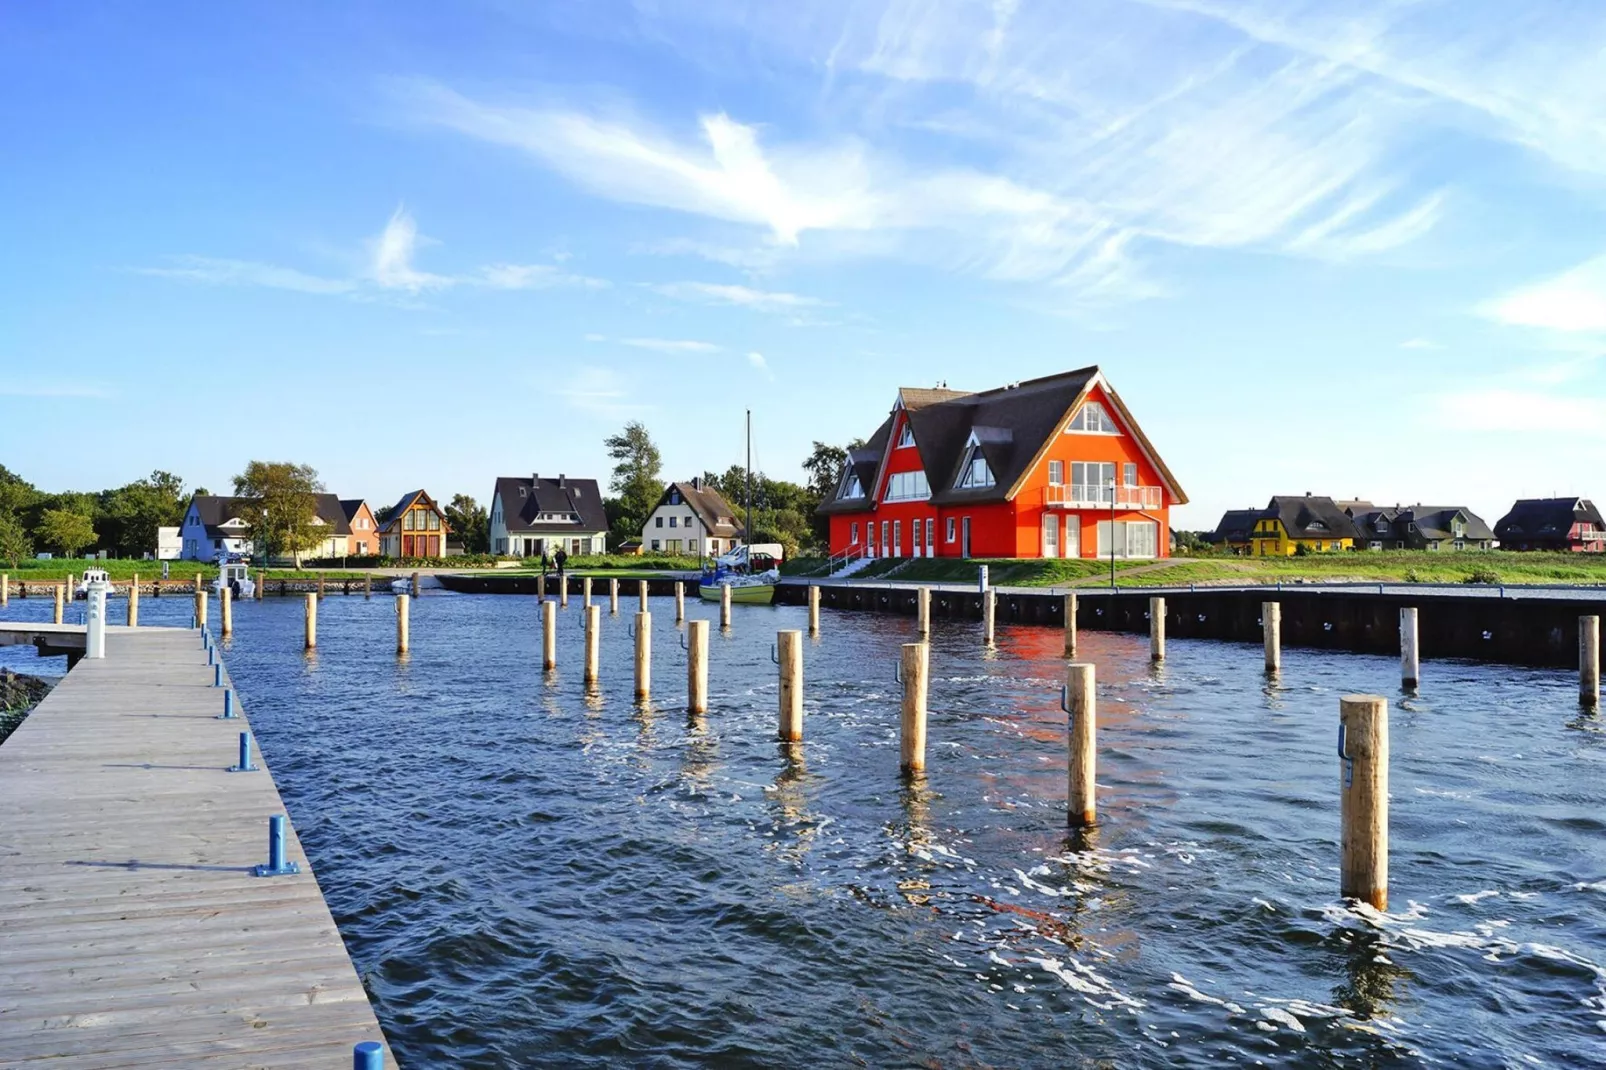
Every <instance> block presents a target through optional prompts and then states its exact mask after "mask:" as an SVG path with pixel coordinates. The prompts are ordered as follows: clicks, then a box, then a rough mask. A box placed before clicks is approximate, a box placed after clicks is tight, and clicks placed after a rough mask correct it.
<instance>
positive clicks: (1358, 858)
mask: <svg viewBox="0 0 1606 1070" xmlns="http://www.w3.org/2000/svg"><path fill="white" fill-rule="evenodd" d="M1338 725H1339V738H1338V741H1339V748H1338V753H1339V762H1338V765H1339V773H1338V777H1339V791H1340V799H1341V803H1340V807H1339V823H1340V827H1341V829H1342V830H1343V831H1342V841H1341V844H1340V864H1339V871H1340V877H1339V894H1340V895H1342V896H1344V897H1345V898H1348V899H1359V900H1361V901H1362V902H1365V903H1368V904H1370V905H1371V906H1372V907H1373V908H1374V909H1377V910H1387V909H1388V906H1389V704H1388V700H1386V699H1384V698H1382V697H1380V696H1378V695H1345V696H1344V697H1343V698H1341V699H1339V700H1338Z"/></svg>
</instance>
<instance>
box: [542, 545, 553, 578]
mask: <svg viewBox="0 0 1606 1070" xmlns="http://www.w3.org/2000/svg"><path fill="white" fill-rule="evenodd" d="M551 571H552V557H551V555H550V554H548V553H547V552H546V550H545V549H544V548H543V549H542V550H541V578H542V579H543V580H544V579H546V574H547V573H548V572H551Z"/></svg>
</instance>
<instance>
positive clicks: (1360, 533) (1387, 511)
mask: <svg viewBox="0 0 1606 1070" xmlns="http://www.w3.org/2000/svg"><path fill="white" fill-rule="evenodd" d="M1363 504H1364V503H1363ZM1346 512H1348V513H1349V515H1350V518H1351V519H1352V520H1353V521H1354V522H1355V532H1356V535H1355V547H1356V549H1366V550H1426V551H1428V552H1430V553H1436V552H1440V551H1457V550H1491V549H1493V548H1494V532H1493V531H1492V530H1490V528H1489V525H1488V524H1487V523H1485V522H1484V520H1483V518H1482V517H1480V516H1479V515H1478V514H1477V513H1474V512H1473V511H1472V510H1471V509H1468V508H1467V507H1466V506H1464V505H1396V506H1393V507H1392V508H1389V507H1381V508H1380V507H1375V506H1367V507H1365V508H1357V509H1353V510H1346Z"/></svg>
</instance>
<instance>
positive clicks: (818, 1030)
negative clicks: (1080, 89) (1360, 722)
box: [0, 591, 1606, 1068]
mask: <svg viewBox="0 0 1606 1070" xmlns="http://www.w3.org/2000/svg"><path fill="white" fill-rule="evenodd" d="M214 602H215V600H214ZM602 604H603V610H602V620H603V637H602V658H601V664H602V680H601V684H600V687H599V688H597V689H596V690H595V691H593V692H588V691H587V689H586V688H585V687H584V686H583V684H582V681H581V673H580V669H581V660H580V659H581V631H582V621H583V616H582V613H581V611H580V599H579V598H578V597H576V596H571V599H570V604H569V607H568V608H567V609H566V610H563V611H561V612H560V620H559V640H558V657H559V665H560V667H559V671H558V672H556V673H554V674H551V675H550V676H549V675H547V674H544V673H543V672H542V671H541V665H540V616H539V607H538V605H537V603H536V600H535V599H534V598H526V597H509V596H502V597H498V596H470V595H452V594H447V593H443V592H429V593H428V594H426V595H425V596H424V597H422V598H420V599H417V600H415V601H414V603H413V606H412V651H411V653H410V655H409V656H407V657H406V658H404V659H398V658H397V656H396V655H395V652H394V609H393V602H392V600H391V599H390V598H388V597H381V596H376V597H374V598H373V599H371V600H366V599H363V598H361V597H337V596H331V597H329V598H328V599H326V600H325V601H324V602H323V603H322V604H321V606H320V612H319V622H318V643H319V647H318V650H317V651H316V653H312V654H307V653H303V651H302V649H301V627H302V602H301V600H300V599H299V598H292V599H279V598H276V597H272V598H269V599H267V600H266V601H264V602H261V603H255V602H246V603H241V604H237V605H236V607H235V629H236V634H235V636H234V638H233V639H232V640H231V641H230V642H229V643H228V644H227V647H226V663H227V665H228V668H229V671H230V673H231V674H232V676H233V678H234V680H235V682H236V685H237V688H238V690H239V692H240V694H241V697H242V699H243V703H244V707H245V710H246V712H247V714H248V715H249V717H250V719H251V723H252V727H253V730H254V732H255V735H256V738H257V741H258V744H259V747H260V750H261V753H262V755H263V757H264V758H265V759H266V761H267V763H268V764H269V766H270V768H271V769H272V772H273V775H274V777H275V779H276V780H277V782H278V785H279V788H280V791H281V792H282V794H283V796H284V799H285V802H286V804H287V806H288V807H289V811H290V814H291V817H292V819H293V820H294V822H295V824H296V828H297V831H298V833H299V835H300V838H301V841H302V843H303V845H304V846H305V848H306V850H307V852H308V854H309V855H310V856H311V858H312V862H313V865H314V867H315V869H316V871H317V874H318V878H319V880H320V882H321V883H322V885H323V890H324V893H325V896H326V898H327V900H328V902H329V905H330V908H331V909H332V911H333V912H334V915H335V918H336V921H337V922H338V924H339V927H340V930H341V933H342V935H343V937H344V939H345V941H346V944H347V947H348V948H349V950H350V952H351V955H352V958H353V960H354V961H355V963H356V964H357V967H358V970H359V972H360V974H361V975H362V978H363V981H364V983H365V985H366V987H367V989H368V991H369V993H370V995H371V996H372V998H373V1001H374V1005H375V1009H376V1010H377V1012H378V1014H379V1018H380V1021H381V1022H382V1023H383V1025H384V1028H385V1031H386V1034H387V1036H388V1037H389V1038H390V1041H391V1043H392V1045H393V1048H394V1050H395V1053H396V1055H397V1057H398V1058H399V1059H400V1061H401V1064H402V1065H403V1066H406V1067H436V1066H439V1067H523V1066H596V1067H603V1066H619V1065H639V1066H652V1067H676V1066H703V1065H725V1066H801V1065H812V1066H866V1067H887V1066H922V1067H926V1066H929V1067H945V1068H947V1067H983V1066H1008V1067H1016V1066H1054V1067H1063V1066H1122V1067H1128V1066H1138V1067H1144V1066H1153V1067H1162V1066H1165V1067H1170V1066H1204V1065H1266V1066H1288V1067H1307V1066H1334V1067H1339V1066H1396V1065H1398V1066H1419V1065H1420V1066H1455V1067H1505V1066H1556V1067H1575V1066H1585V1065H1599V1064H1601V1063H1603V1062H1606V725H1603V721H1602V718H1601V717H1600V716H1598V715H1593V714H1588V713H1585V712H1583V711H1580V709H1579V707H1578V704H1577V683H1576V678H1575V677H1574V676H1572V675H1571V674H1569V673H1565V672H1557V671H1540V670H1529V669H1517V668H1511V667H1504V666H1498V665H1472V664H1460V663H1445V662H1427V663H1425V664H1424V666H1423V669H1424V671H1423V676H1424V680H1423V683H1422V686H1421V690H1420V694H1418V695H1414V696H1407V695H1403V694H1401V693H1400V690H1399V682H1398V676H1399V666H1398V663H1397V662H1396V661H1395V660H1393V659H1390V658H1378V657H1368V656H1360V655H1353V654H1333V653H1316V652H1311V651H1304V650H1299V649H1288V650H1286V651H1285V652H1284V668H1283V672H1282V673H1281V674H1280V676H1278V677H1277V678H1275V679H1268V678H1267V677H1266V676H1265V674H1264V673H1263V672H1262V669H1261V654H1260V649H1259V647H1258V645H1255V646H1251V645H1243V644H1232V643H1223V642H1212V641H1189V640H1177V639H1173V640H1172V641H1171V642H1170V643H1169V645H1168V659H1167V661H1166V662H1165V663H1164V664H1163V665H1162V666H1159V667H1156V666H1152V665H1151V664H1150V663H1149V660H1148V642H1147V639H1146V638H1144V637H1141V636H1131V635H1116V634H1103V633H1097V632H1084V633H1083V635H1082V648H1081V652H1080V657H1079V660H1084V661H1089V662H1092V663H1094V664H1095V665H1096V666H1097V677H1098V704H1099V720H1098V732H1099V739H1098V760H1099V770H1098V783H1099V806H1100V819H1101V823H1100V825H1099V826H1098V827H1097V828H1095V829H1093V830H1091V831H1089V832H1087V833H1082V834H1074V835H1073V834H1070V833H1068V832H1067V830H1066V828H1065V794H1066V723H1065V722H1066V718H1065V714H1064V713H1063V712H1061V709H1060V693H1059V688H1060V685H1061V684H1062V683H1063V682H1064V676H1065V660H1064V659H1063V658H1062V657H1061V654H1060V645H1061V638H1060V633H1059V632H1058V631H1056V630H1053V629H1047V628H1037V627H1031V626H1019V627H1016V626H1000V628H999V633H998V643H997V646H996V648H995V649H994V650H991V651H984V650H983V648H982V646H981V636H980V626H979V625H978V624H976V623H973V622H966V621H948V620H937V621H934V622H933V626H934V633H933V635H932V637H931V641H932V651H931V673H932V675H931V698H930V707H931V715H930V727H929V742H928V752H927V754H928V774H927V777H926V780H925V782H924V783H922V784H915V785H909V784H906V783H904V782H903V781H902V780H901V779H900V777H899V775H898V706H899V698H900V695H901V688H900V685H899V684H898V683H897V682H896V680H895V679H894V666H895V664H896V662H897V659H898V648H899V645H900V644H902V643H904V642H908V641H911V640H912V638H913V636H912V635H911V631H912V626H913V622H912V620H910V619H908V618H903V617H887V616H881V615H877V614H862V613H852V612H846V613H834V612H831V611H829V610H827V611H825V613H824V616H823V629H822V635H821V636H820V637H818V638H811V637H806V638H805V641H804V655H803V656H804V677H805V682H806V683H805V686H806V692H805V723H804V733H805V742H804V743H803V744H802V745H801V746H800V747H798V748H795V749H794V748H789V747H787V746H784V745H782V744H778V743H776V742H775V730H776V717H777V714H776V708H777V691H778V687H777V675H776V673H777V670H776V667H775V665H774V664H773V663H772V661H771V657H770V647H771V643H772V642H774V639H775V633H776V631H777V630H778V629H782V628H804V627H805V626H806V623H805V622H806V616H805V611H804V610H803V609H800V608H789V607H756V606H736V607H735V610H734V614H735V616H734V627H733V628H732V630H731V631H730V632H729V633H725V634H722V633H721V632H720V630H719V629H718V626H717V616H718V609H717V607H716V606H710V605H707V604H705V603H701V602H698V601H696V600H695V599H692V600H689V601H688V603H687V609H688V612H689V613H690V614H691V615H693V616H696V617H702V618H708V619H712V620H714V621H715V622H716V623H715V626H714V628H713V634H712V637H711V640H710V672H709V677H710V709H709V711H708V713H707V714H706V715H705V716H700V717H697V718H689V717H688V715H687V714H686V713H685V712H684V706H685V694H686V682H685V668H684V667H685V657H686V655H685V653H684V652H683V651H682V650H681V648H680V645H679V636H680V635H681V634H683V629H680V628H677V627H676V626H675V625H674V624H673V603H672V601H671V600H669V599H667V598H654V599H652V604H651V609H652V612H653V635H652V639H653V682H654V691H653V699H652V701H650V702H649V703H646V704H637V703H635V702H634V701H633V700H632V656H631V650H632V645H633V640H632V639H631V638H630V636H629V634H628V628H629V626H630V624H631V623H632V622H633V619H634V609H635V599H634V597H633V591H632V597H630V598H627V599H621V609H622V610H623V611H622V612H621V613H620V614H619V615H618V616H610V615H609V614H608V611H607V606H606V599H605V598H604V599H602ZM140 609H141V618H142V620H143V621H144V622H145V623H148V624H161V623H173V624H177V623H187V618H188V615H189V611H190V602H189V600H188V599H187V598H183V597H175V598H162V599H148V598H147V599H144V600H142V602H141V607H140ZM49 612H50V605H49V601H48V600H46V599H37V600H36V599H29V600H27V601H26V602H21V601H16V600H14V601H13V602H12V605H11V607H10V608H9V609H7V610H6V611H4V612H3V613H0V619H5V620H28V619H35V620H37V619H48V615H49ZM213 613H214V620H215V613H216V609H215V605H214V609H213ZM120 615H121V600H120V599H119V600H118V601H117V602H114V603H113V609H112V614H111V616H112V619H113V620H114V621H116V620H120V619H121V616H120ZM0 664H5V665H8V666H9V667H12V668H15V669H17V670H18V671H43V672H46V673H48V672H51V671H54V672H57V673H59V672H60V671H61V660H60V659H55V660H53V661H39V660H38V659H35V658H33V657H32V655H31V653H29V652H26V651H18V650H15V649H0ZM1352 692H1371V693H1377V694H1382V695H1385V696H1387V697H1388V698H1389V703H1390V732H1391V736H1392V740H1391V743H1392V765H1391V769H1390V777H1391V822H1390V837H1391V858H1390V910H1389V911H1388V912H1387V913H1386V914H1379V913H1376V912H1373V911H1370V910H1368V909H1365V908H1361V909H1356V908H1354V907H1352V906H1347V905H1345V904H1344V903H1343V902H1341V901H1340V900H1339V898H1338V895H1337V887H1338V790H1339V777H1340V772H1339V761H1338V757H1337V754H1336V733H1337V721H1338V699H1339V696H1340V695H1343V694H1347V693H1352Z"/></svg>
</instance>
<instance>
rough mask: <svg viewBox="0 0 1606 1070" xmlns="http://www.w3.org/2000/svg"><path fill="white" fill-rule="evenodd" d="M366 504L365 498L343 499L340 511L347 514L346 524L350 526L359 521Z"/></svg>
mask: <svg viewBox="0 0 1606 1070" xmlns="http://www.w3.org/2000/svg"><path fill="white" fill-rule="evenodd" d="M366 504H367V501H366V499H363V498H341V499H340V511H341V512H343V513H345V514H346V522H347V523H348V524H349V523H350V522H351V521H353V520H355V519H357V514H358V513H360V512H362V507H363V506H364V505H366Z"/></svg>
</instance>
